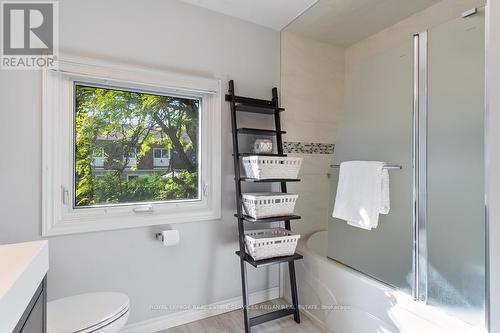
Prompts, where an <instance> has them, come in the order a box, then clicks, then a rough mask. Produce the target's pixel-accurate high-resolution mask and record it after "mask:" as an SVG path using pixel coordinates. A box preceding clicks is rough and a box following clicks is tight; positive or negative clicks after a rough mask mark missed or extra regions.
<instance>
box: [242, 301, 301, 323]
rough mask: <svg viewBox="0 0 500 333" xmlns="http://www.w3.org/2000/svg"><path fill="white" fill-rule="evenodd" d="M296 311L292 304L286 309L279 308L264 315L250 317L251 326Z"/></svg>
mask: <svg viewBox="0 0 500 333" xmlns="http://www.w3.org/2000/svg"><path fill="white" fill-rule="evenodd" d="M294 313H295V309H294V308H293V306H290V307H288V308H285V309H279V310H275V311H272V312H268V313H264V314H262V315H259V316H255V317H252V318H250V326H257V325H260V324H262V323H265V322H268V321H271V320H276V319H279V318H283V317H287V316H290V315H293V314H294Z"/></svg>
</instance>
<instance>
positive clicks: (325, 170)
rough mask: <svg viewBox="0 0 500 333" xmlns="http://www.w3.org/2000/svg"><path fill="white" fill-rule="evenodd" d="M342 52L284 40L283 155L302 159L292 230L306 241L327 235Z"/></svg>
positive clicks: (291, 37)
mask: <svg viewBox="0 0 500 333" xmlns="http://www.w3.org/2000/svg"><path fill="white" fill-rule="evenodd" d="M344 55H345V52H344V49H342V48H338V47H335V46H332V45H329V44H326V43H321V42H317V41H314V40H311V39H308V38H304V37H301V36H298V35H295V34H292V33H289V32H286V30H285V31H283V32H282V34H281V66H282V67H281V104H282V106H283V107H284V108H285V109H286V111H285V112H283V114H282V115H283V118H282V119H283V128H284V130H285V131H287V134H285V137H284V139H285V142H286V144H285V150H286V151H287V152H288V154H289V156H300V157H303V158H304V161H303V165H302V168H301V173H300V177H301V179H302V181H301V182H300V183H290V184H289V191H290V192H295V193H298V194H299V200H298V202H297V207H296V212H297V213H298V214H299V215H301V216H302V219H301V220H298V221H293V222H292V226H293V230H294V231H296V232H299V233H301V234H302V236H304V237H306V236H308V235H310V234H312V233H314V232H315V231H318V230H326V229H327V225H328V220H329V215H330V213H331V212H330V202H331V198H330V196H331V188H330V179H329V178H328V174H329V173H330V172H338V171H335V170H330V168H329V165H330V164H331V163H332V158H333V155H332V154H333V149H334V144H335V137H336V129H337V123H338V119H339V114H340V113H341V111H342V107H343V93H344V92H343V89H344Z"/></svg>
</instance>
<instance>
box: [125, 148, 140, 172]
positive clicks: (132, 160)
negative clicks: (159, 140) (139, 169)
mask: <svg viewBox="0 0 500 333" xmlns="http://www.w3.org/2000/svg"><path fill="white" fill-rule="evenodd" d="M132 152H133V153H134V154H133V155H132V154H130V155H132V156H133V157H132V156H129V157H128V162H127V169H131V168H132V167H134V166H137V165H136V164H137V148H135V147H132V150H131V151H130V152H129V153H132ZM125 161H127V156H123V162H125Z"/></svg>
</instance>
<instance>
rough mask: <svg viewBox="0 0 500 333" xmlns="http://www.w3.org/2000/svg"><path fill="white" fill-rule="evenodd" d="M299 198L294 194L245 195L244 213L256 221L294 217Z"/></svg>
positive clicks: (243, 196) (243, 199)
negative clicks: (276, 217)
mask: <svg viewBox="0 0 500 333" xmlns="http://www.w3.org/2000/svg"><path fill="white" fill-rule="evenodd" d="M298 197H299V195H298V194H294V193H274V192H267V193H243V194H242V202H243V211H244V212H245V215H248V216H250V217H253V218H254V219H262V218H266V217H274V216H287V215H292V214H293V210H294V209H295V202H296V201H297V198H298Z"/></svg>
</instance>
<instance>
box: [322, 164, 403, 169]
mask: <svg viewBox="0 0 500 333" xmlns="http://www.w3.org/2000/svg"><path fill="white" fill-rule="evenodd" d="M330 168H333V169H338V168H340V164H330ZM384 169H388V170H394V169H398V170H401V169H403V166H402V165H392V164H388V165H386V166H384Z"/></svg>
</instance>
